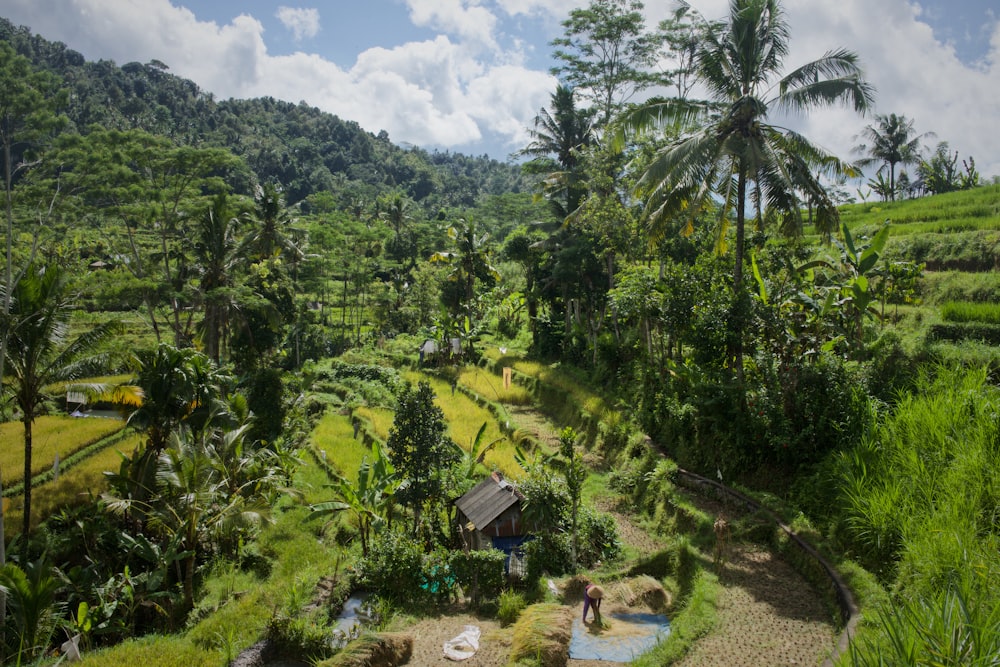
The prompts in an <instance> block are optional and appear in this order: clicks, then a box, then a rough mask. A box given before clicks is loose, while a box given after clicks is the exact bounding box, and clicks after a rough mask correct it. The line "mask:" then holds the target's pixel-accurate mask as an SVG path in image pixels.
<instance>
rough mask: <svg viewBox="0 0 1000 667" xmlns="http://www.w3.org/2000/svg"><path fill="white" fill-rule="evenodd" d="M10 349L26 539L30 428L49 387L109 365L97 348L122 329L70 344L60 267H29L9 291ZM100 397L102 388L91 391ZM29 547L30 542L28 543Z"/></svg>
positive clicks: (102, 330)
mask: <svg viewBox="0 0 1000 667" xmlns="http://www.w3.org/2000/svg"><path fill="white" fill-rule="evenodd" d="M11 294H12V298H11V311H10V317H9V325H10V330H9V331H8V336H9V338H8V343H9V344H8V347H7V348H6V350H5V355H6V366H7V378H5V380H6V381H7V384H6V386H5V387H4V393H5V394H8V395H9V396H10V397H11V398H12V399H13V401H14V403H15V404H16V405H17V407H18V409H19V410H20V411H21V423H22V424H23V425H24V528H23V530H24V536H25V537H27V536H28V534H29V532H30V529H31V463H32V461H31V454H32V425H33V424H34V422H35V417H37V416H38V415H39V414H40V413H41V409H42V404H43V403H44V401H45V400H46V398H48V395H47V394H46V392H45V388H46V387H47V386H49V385H52V384H53V383H57V382H72V381H74V380H79V379H80V378H83V377H87V376H91V375H94V374H95V372H97V371H100V370H104V369H105V368H106V367H107V365H108V357H107V355H105V354H100V353H98V352H96V350H97V349H98V346H99V345H100V344H101V343H102V342H103V341H104V340H106V339H107V338H109V337H110V336H111V335H112V334H114V333H115V332H117V331H118V330H119V329H120V326H119V324H118V323H117V322H107V323H105V324H103V325H101V326H99V327H97V328H95V329H92V330H91V331H89V332H87V333H84V334H81V335H80V336H78V337H76V338H75V339H73V340H72V341H68V336H69V318H70V314H71V303H72V302H71V300H70V298H69V296H68V295H67V290H66V281H65V279H64V274H63V271H62V269H60V268H59V267H58V265H55V264H53V265H50V266H45V267H38V266H29V267H28V270H27V271H25V273H24V275H23V276H22V277H21V279H20V280H19V281H18V282H17V283H16V284H15V285H14V286H13V289H12V290H11ZM90 389H92V390H93V391H95V392H99V391H101V390H103V389H104V387H97V386H93V387H90ZM25 545H27V540H25Z"/></svg>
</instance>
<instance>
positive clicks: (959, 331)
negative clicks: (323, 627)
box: [927, 322, 1000, 346]
mask: <svg viewBox="0 0 1000 667" xmlns="http://www.w3.org/2000/svg"><path fill="white" fill-rule="evenodd" d="M927 340H929V341H950V342H961V341H979V342H982V343H986V344H988V345H993V346H998V345H1000V324H997V323H987V322H948V323H945V324H932V325H931V326H930V327H929V328H928V330H927Z"/></svg>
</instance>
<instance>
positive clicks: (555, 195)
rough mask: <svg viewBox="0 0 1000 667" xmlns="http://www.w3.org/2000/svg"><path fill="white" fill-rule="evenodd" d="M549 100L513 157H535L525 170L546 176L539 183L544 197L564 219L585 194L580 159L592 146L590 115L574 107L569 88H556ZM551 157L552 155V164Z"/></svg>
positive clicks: (571, 90) (584, 110) (591, 114)
mask: <svg viewBox="0 0 1000 667" xmlns="http://www.w3.org/2000/svg"><path fill="white" fill-rule="evenodd" d="M551 100H552V110H551V111H549V110H548V109H542V110H541V111H539V112H538V115H537V116H535V123H534V124H535V127H534V129H532V130H529V133H530V135H531V143H529V144H528V145H527V146H525V147H524V148H522V149H521V150H520V151H518V153H517V154H518V155H522V156H531V157H533V158H535V160H534V161H533V162H530V163H529V165H532V166H530V167H529V169H532V170H534V171H543V172H547V173H548V175H547V176H546V178H545V181H544V182H543V186H544V187H545V194H546V196H547V197H548V199H549V201H550V202H551V203H552V205H553V207H554V208H555V209H556V213H557V214H558V215H559V217H561V218H565V217H566V216H567V215H569V214H570V213H572V212H573V211H575V210H576V209H577V207H578V206H579V205H580V200H581V199H582V198H583V193H584V192H585V191H586V188H585V187H584V186H583V183H582V178H581V177H582V172H581V156H582V152H583V151H584V150H585V149H586V148H587V147H588V146H590V145H591V144H592V143H593V126H592V124H591V118H592V116H593V113H592V112H591V111H590V110H586V109H578V108H577V107H576V100H575V96H574V94H573V89H572V88H569V87H567V86H562V85H560V86H557V87H556V92H555V93H553V94H552V98H551ZM551 156H555V163H554V164H553V163H552V158H551ZM546 158H548V159H546Z"/></svg>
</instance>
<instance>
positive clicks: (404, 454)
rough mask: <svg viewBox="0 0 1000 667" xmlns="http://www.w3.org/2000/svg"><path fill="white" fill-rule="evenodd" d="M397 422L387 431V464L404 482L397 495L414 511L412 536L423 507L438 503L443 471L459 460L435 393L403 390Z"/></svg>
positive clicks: (426, 386)
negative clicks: (390, 465) (436, 402)
mask: <svg viewBox="0 0 1000 667" xmlns="http://www.w3.org/2000/svg"><path fill="white" fill-rule="evenodd" d="M398 403H399V404H398V407H397V408H396V418H395V419H394V420H393V423H392V427H391V428H390V429H389V438H388V439H387V440H386V447H387V448H388V450H389V460H390V461H392V464H393V465H394V466H395V467H396V470H397V471H398V473H399V475H400V476H401V477H402V478H403V479H404V480H406V486H405V488H401V489H400V490H399V491H398V492H397V496H398V498H399V500H400V502H402V503H403V504H406V505H410V506H411V508H412V509H413V532H414V533H416V532H417V529H418V527H419V526H420V517H421V509H422V507H423V505H424V504H425V503H433V502H435V501H438V500H440V498H441V494H442V493H443V492H444V488H443V485H442V483H441V482H442V474H443V471H444V470H445V469H446V468H447V467H448V466H450V465H451V464H453V463H454V462H456V461H457V460H458V458H459V455H458V451H457V450H456V447H455V444H454V443H453V442H452V441H451V438H449V437H448V436H447V434H446V430H447V427H446V425H445V423H444V413H443V412H441V408H439V407H438V406H436V405H435V404H434V390H433V389H431V385H430V383H428V382H426V381H421V382H420V383H419V384H418V385H417V388H416V389H413V388H412V387H406V388H405V389H404V390H403V392H402V394H401V395H400V397H399V402H398Z"/></svg>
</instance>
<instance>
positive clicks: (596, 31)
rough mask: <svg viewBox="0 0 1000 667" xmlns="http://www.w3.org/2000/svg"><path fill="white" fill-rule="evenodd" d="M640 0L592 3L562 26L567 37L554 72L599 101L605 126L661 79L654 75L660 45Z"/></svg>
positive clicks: (559, 42) (558, 49)
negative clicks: (647, 28)
mask: <svg viewBox="0 0 1000 667" xmlns="http://www.w3.org/2000/svg"><path fill="white" fill-rule="evenodd" d="M642 8H643V4H642V3H641V2H638V0H591V2H590V5H588V6H587V7H586V8H585V9H579V8H578V9H574V10H572V11H571V12H570V15H569V18H568V19H566V20H565V21H563V22H562V26H563V29H564V31H565V34H564V36H563V37H559V38H557V39H554V40H552V46H555V47H556V50H555V52H554V53H553V54H552V55H553V57H554V58H555V59H556V60H558V61H561V62H562V64H560V65H557V66H555V67H553V68H552V70H551V72H552V74H554V75H556V76H559V77H560V78H561V79H562V80H563V81H565V82H566V83H568V84H569V85H570V86H571V87H572V88H575V89H577V90H578V91H580V92H581V93H582V94H584V95H585V96H586V97H587V98H588V99H590V100H592V101H593V104H594V107H595V109H596V111H597V122H598V125H599V126H601V127H604V126H605V125H607V124H608V123H609V122H610V121H611V118H612V116H614V114H615V112H616V110H617V109H619V108H620V106H621V105H622V104H624V103H625V102H627V101H628V100H629V99H630V98H631V97H632V96H633V95H635V94H636V93H638V92H639V91H641V90H644V89H646V88H648V87H649V86H652V85H654V84H656V83H661V82H662V81H661V77H658V76H657V75H655V74H653V73H651V72H650V69H651V67H652V66H653V64H654V62H655V59H656V53H657V49H658V47H659V44H658V43H657V41H656V40H655V38H654V36H653V35H651V34H649V33H646V32H645V19H644V18H643V15H642Z"/></svg>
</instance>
